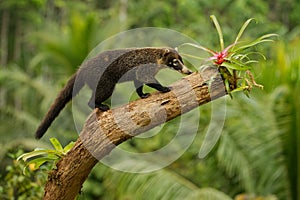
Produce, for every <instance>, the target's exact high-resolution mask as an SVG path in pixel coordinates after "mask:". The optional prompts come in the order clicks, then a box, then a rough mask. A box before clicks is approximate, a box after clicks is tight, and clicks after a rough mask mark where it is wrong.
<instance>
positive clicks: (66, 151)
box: [64, 142, 75, 153]
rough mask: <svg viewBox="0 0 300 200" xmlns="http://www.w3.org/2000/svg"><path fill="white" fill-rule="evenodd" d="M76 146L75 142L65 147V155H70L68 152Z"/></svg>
mask: <svg viewBox="0 0 300 200" xmlns="http://www.w3.org/2000/svg"><path fill="white" fill-rule="evenodd" d="M74 144H75V142H70V143H69V144H68V145H67V146H65V148H64V153H68V151H70V150H71V149H72V148H73V146H74Z"/></svg>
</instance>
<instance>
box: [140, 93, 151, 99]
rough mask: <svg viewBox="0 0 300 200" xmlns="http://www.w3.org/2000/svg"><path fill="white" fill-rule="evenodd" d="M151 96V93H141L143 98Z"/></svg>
mask: <svg viewBox="0 0 300 200" xmlns="http://www.w3.org/2000/svg"><path fill="white" fill-rule="evenodd" d="M149 96H150V93H143V94H141V95H140V97H141V98H142V99H146V98H148V97H149Z"/></svg>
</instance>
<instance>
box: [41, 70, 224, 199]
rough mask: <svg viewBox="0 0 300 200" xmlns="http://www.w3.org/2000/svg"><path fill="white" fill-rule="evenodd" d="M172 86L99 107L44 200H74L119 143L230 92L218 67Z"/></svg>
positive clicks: (51, 177) (63, 161)
mask: <svg viewBox="0 0 300 200" xmlns="http://www.w3.org/2000/svg"><path fill="white" fill-rule="evenodd" d="M209 86H210V89H209V88H208V87H209ZM171 88H172V91H171V92H168V93H160V92H155V93H153V94H152V95H151V96H150V97H148V98H146V99H138V100H136V101H133V102H130V103H129V104H127V105H123V106H121V107H118V108H115V109H112V110H109V111H106V112H101V111H99V110H98V109H95V110H94V112H93V113H91V114H90V116H89V117H88V119H87V121H86V122H85V125H84V127H83V130H82V132H81V133H80V136H79V138H78V140H77V141H76V144H75V145H74V147H73V148H72V149H71V150H70V151H69V152H68V154H67V155H66V156H65V157H63V158H62V159H61V160H60V161H59V162H58V163H57V165H56V166H57V168H56V169H54V170H52V171H51V172H50V173H49V177H48V182H47V183H46V186H45V196H44V199H55V200H59V199H62V200H73V199H74V198H75V197H76V196H77V194H78V193H79V192H80V189H81V187H82V184H83V182H84V181H85V180H86V178H87V176H88V175H89V173H90V171H91V170H92V168H93V167H94V166H95V165H96V163H97V162H98V160H100V159H101V158H103V157H104V156H106V155H108V154H109V153H110V152H111V151H112V150H113V149H114V148H115V147H116V145H118V144H120V143H122V142H124V141H126V140H128V139H129V138H132V137H134V136H136V135H138V134H140V133H143V132H145V131H147V130H149V129H151V128H153V127H155V126H157V125H160V124H162V123H165V122H166V121H169V120H171V119H174V118H175V117H177V116H180V115H181V114H183V113H186V112H188V111H190V110H192V109H194V108H196V107H198V106H199V105H202V104H205V103H207V102H209V101H211V100H214V99H216V98H218V97H221V96H224V95H226V91H225V87H224V83H223V80H222V78H221V76H220V74H219V72H218V70H217V69H216V68H215V67H209V68H206V69H205V70H204V71H202V72H201V74H199V73H193V74H192V75H189V76H186V77H184V78H183V79H181V80H179V81H177V82H176V83H174V84H172V85H171Z"/></svg>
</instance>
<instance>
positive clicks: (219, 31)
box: [210, 15, 224, 51]
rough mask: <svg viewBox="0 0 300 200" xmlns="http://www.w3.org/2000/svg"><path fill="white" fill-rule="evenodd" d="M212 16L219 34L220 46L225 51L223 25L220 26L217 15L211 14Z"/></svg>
mask: <svg viewBox="0 0 300 200" xmlns="http://www.w3.org/2000/svg"><path fill="white" fill-rule="evenodd" d="M210 18H211V19H212V21H213V23H214V25H215V27H216V29H217V32H218V34H219V40H220V47H221V51H223V50H224V39H223V33H222V29H221V26H220V24H219V22H218V20H217V18H216V16H214V15H211V16H210Z"/></svg>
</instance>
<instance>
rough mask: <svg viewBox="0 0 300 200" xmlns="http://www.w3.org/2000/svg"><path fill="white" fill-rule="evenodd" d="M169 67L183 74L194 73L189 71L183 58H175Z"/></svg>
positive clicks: (169, 63)
mask: <svg viewBox="0 0 300 200" xmlns="http://www.w3.org/2000/svg"><path fill="white" fill-rule="evenodd" d="M167 65H168V67H171V68H173V69H175V70H177V71H179V72H180V73H182V74H191V73H193V72H192V71H191V70H189V69H188V68H187V67H186V66H185V65H184V64H183V61H182V59H181V57H178V58H173V60H172V61H169V62H168V64H167Z"/></svg>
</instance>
